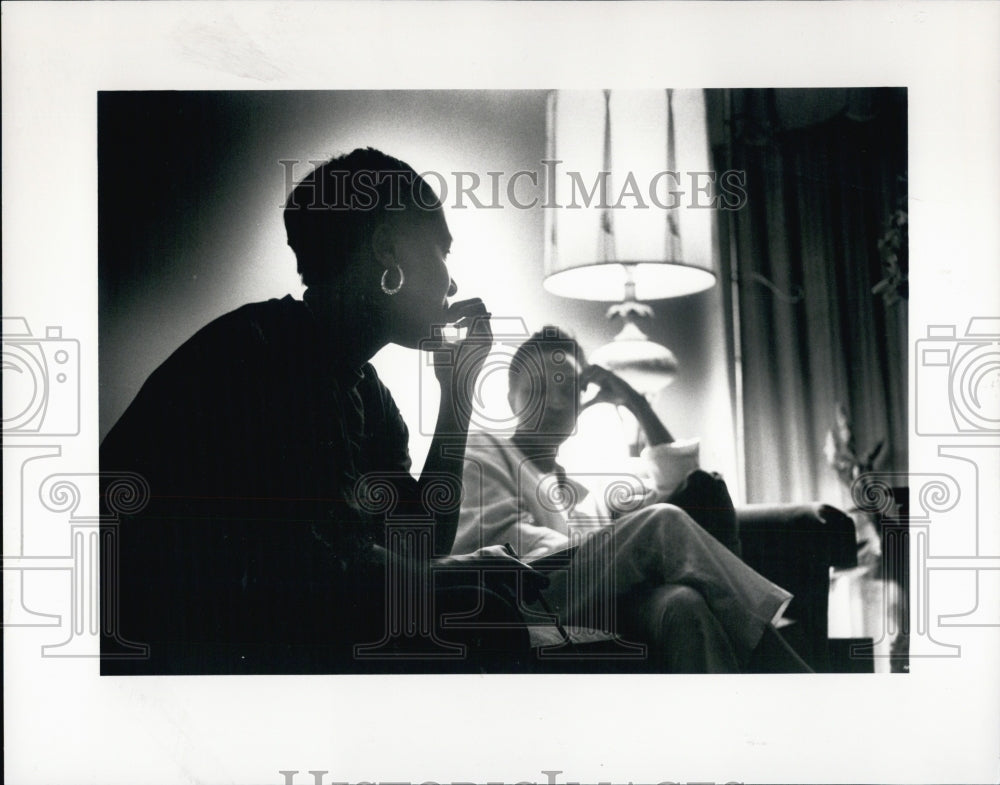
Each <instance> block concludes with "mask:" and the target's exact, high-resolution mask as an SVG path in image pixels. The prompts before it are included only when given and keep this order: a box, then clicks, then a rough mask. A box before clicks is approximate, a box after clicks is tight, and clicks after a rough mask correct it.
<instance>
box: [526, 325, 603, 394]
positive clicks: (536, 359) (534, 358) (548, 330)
mask: <svg viewBox="0 0 1000 785" xmlns="http://www.w3.org/2000/svg"><path fill="white" fill-rule="evenodd" d="M542 352H563V353H564V354H566V355H567V356H571V357H573V358H574V359H575V360H576V362H577V365H579V366H581V367H583V366H585V365H586V364H587V360H586V357H585V356H584V354H583V349H581V348H580V344H579V343H577V340H576V338H574V337H573V336H572V335H571V334H570V333H568V332H566V331H565V330H563V329H562V328H560V327H556V326H555V325H552V324H547V325H545V326H544V327H543V328H542V329H541V330H539V331H538V332H536V333H533V334H532V335H530V336H529V337H528V339H527V340H526V341H525V342H524V343H522V344H521V345H520V346H518V347H517V351H516V352H514V356H513V357H512V358H511V360H510V366H509V368H508V369H507V387H508V389H513V388H514V387H516V386H517V385H518V384H519V383H520V382H521V380H522V379H525V378H526V377H525V374H524V370H525V369H526V368H532V367H538V368H539V369H541V365H540V361H541V355H542Z"/></svg>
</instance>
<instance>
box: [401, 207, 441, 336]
mask: <svg viewBox="0 0 1000 785" xmlns="http://www.w3.org/2000/svg"><path fill="white" fill-rule="evenodd" d="M395 226H396V228H395V231H396V263H397V264H398V265H399V267H400V268H401V269H402V271H403V274H404V276H405V281H404V283H403V286H402V288H401V289H400V291H399V292H398V293H397V294H395V295H393V296H391V297H390V298H389V309H390V315H391V318H392V319H393V322H394V325H393V326H394V328H395V329H394V330H393V332H394V334H395V335H394V340H395V342H396V343H399V344H401V345H403V346H407V347H410V348H418V347H419V344H420V341H422V340H425V339H429V338H432V337H433V336H432V326H433V325H442V324H444V323H445V322H446V317H445V311H446V309H447V307H448V297H449V296H451V295H453V294H454V293H455V291H456V286H455V284H454V282H453V281H452V280H451V276H450V275H449V273H448V266H447V264H446V263H445V260H446V259H447V256H448V252H449V251H450V250H451V234H450V233H449V231H448V224H447V222H446V221H445V218H444V211H443V210H441V209H440V208H439V209H436V210H433V211H422V210H420V209H419V208H417V209H414V208H410V209H409V210H407V211H406V212H405V213H402V214H400V215H399V216H398V217H397V218H396V221H395Z"/></svg>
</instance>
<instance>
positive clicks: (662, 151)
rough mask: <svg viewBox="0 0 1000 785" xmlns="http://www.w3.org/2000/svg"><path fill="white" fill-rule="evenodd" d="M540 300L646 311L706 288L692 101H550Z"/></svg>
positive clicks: (671, 93)
mask: <svg viewBox="0 0 1000 785" xmlns="http://www.w3.org/2000/svg"><path fill="white" fill-rule="evenodd" d="M547 111H548V115H547V156H548V160H549V161H551V162H558V163H550V164H549V166H550V167H551V168H550V182H549V184H548V188H549V197H550V201H549V204H547V205H546V206H547V207H548V208H549V209H546V210H545V211H544V212H545V218H546V227H545V239H546V242H545V281H544V286H545V288H546V289H547V290H548V291H550V292H552V293H553V294H557V295H561V296H564V297H573V298H577V299H584V300H605V301H614V300H621V299H623V298H624V297H625V288H626V283H627V282H628V281H629V280H631V281H632V282H633V283H634V290H633V291H632V296H634V297H635V298H636V299H639V300H658V299H662V298H666V297H678V296H680V295H684V294H691V293H694V292H698V291H702V290H703V289H707V288H709V287H710V286H712V285H713V284H714V282H715V278H716V272H715V264H714V257H713V253H712V214H713V212H714V210H713V209H712V207H713V206H714V205H713V203H712V199H713V195H714V193H715V187H714V186H713V175H712V174H711V166H710V165H709V152H708V134H707V129H706V119H705V96H704V92H703V91H702V90H644V91H635V90H596V91H575V90H557V91H553V92H552V93H550V95H549V98H548V107H547Z"/></svg>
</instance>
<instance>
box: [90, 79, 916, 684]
mask: <svg viewBox="0 0 1000 785" xmlns="http://www.w3.org/2000/svg"><path fill="white" fill-rule="evenodd" d="M438 127H447V128H450V129H452V138H450V139H449V145H448V149H447V150H445V149H442V147H441V145H440V144H439V143H438V142H437V140H436V136H437V133H436V128H438ZM193 128H197V129H200V132H199V133H197V134H192V133H191V132H190V131H191V129H193ZM393 129H405V134H401V133H400V132H399V130H393ZM393 137H396V139H395V140H394V139H393ZM386 150H388V151H390V152H386ZM331 151H332V153H331ZM394 153H395V154H398V155H399V156H400V157H396V155H394ZM403 158H405V159H406V161H417V162H418V163H417V164H416V165H415V166H416V168H414V165H410V164H408V163H406V162H404V160H402V159H403ZM435 158H438V159H439V160H440V163H439V164H436V166H437V168H432V167H431V166H430V165H429V164H430V163H431V162H432V161H433V160H434V159H435ZM425 162H426V163H425ZM139 171H141V172H148V174H147V175H145V176H143V177H141V178H136V176H135V173H136V172H139ZM98 182H99V189H98V190H99V198H98V212H99V215H98V221H99V238H98V242H99V259H98V265H99V285H100V296H101V303H100V313H99V327H100V340H99V349H100V362H99V368H100V372H101V386H100V389H101V392H102V395H101V400H100V404H101V419H102V422H101V428H102V434H103V439H102V446H101V450H102V453H101V470H102V472H103V473H104V474H105V475H106V476H105V481H106V482H107V483H108V484H109V487H110V492H111V495H112V498H111V499H109V500H107V501H108V502H109V503H110V504H111V505H112V506H113V505H114V504H115V503H116V501H117V498H116V495H117V494H120V493H121V492H122V490H123V484H124V485H130V484H131V485H134V488H135V489H134V495H135V496H136V497H138V496H140V495H141V496H143V497H148V498H144V499H143V502H145V503H144V504H142V507H141V509H140V510H137V511H131V510H130V511H128V512H127V513H126V514H123V515H122V516H120V518H112V517H111V516H110V515H109V516H108V518H107V522H106V524H105V527H104V532H105V536H104V538H103V542H104V544H105V554H104V563H105V564H116V565H117V570H116V571H115V572H116V574H114V575H111V574H109V576H108V580H109V581H113V582H114V584H115V586H116V588H115V590H114V591H113V592H112V591H109V590H108V589H107V587H106V588H105V593H106V595H107V596H114V597H116V599H117V606H110V605H109V604H105V606H104V608H103V611H104V613H105V614H106V617H105V619H104V623H103V625H102V628H103V629H104V630H106V631H110V632H109V634H108V636H107V639H106V640H105V642H104V651H105V658H104V660H103V663H102V672H105V673H111V674H116V673H117V674H121V673H133V672H135V673H152V674H164V673H191V674H206V673H300V672H309V673H315V672H319V673H352V672H388V673H394V672H404V673H405V672H411V671H417V672H421V671H425V670H431V671H436V672H441V671H443V672H461V671H467V670H469V669H472V670H474V671H475V670H483V671H486V672H491V671H492V672H515V673H516V672H533V671H541V672H548V671H552V670H554V671H557V672H559V671H565V670H579V669H583V670H584V671H587V672H603V671H607V670H614V671H621V670H624V671H626V672H645V671H652V672H665V673H738V672H755V673H761V672H777V673H787V672H796V673H807V672H810V671H812V672H815V671H820V672H829V671H837V672H844V671H864V670H867V671H873V670H874V664H875V661H876V659H875V652H876V646H875V641H879V642H880V644H881V642H883V641H884V642H885V643H886V646H880V647H878V655H879V656H878V663H879V665H880V666H889V667H895V668H896V669H897V670H900V671H902V670H905V669H906V667H907V663H906V654H905V637H904V636H905V630H904V628H903V625H902V624H901V623H900V618H899V617H894V618H892V619H881V618H879V617H880V616H881V615H882V611H883V606H884V605H885V604H886V603H887V602H888V601H890V600H891V602H892V603H893V604H895V605H897V606H898V607H899V608H901V609H902V608H905V602H906V596H905V573H903V574H898V575H892V576H889V575H887V574H886V568H887V566H888V564H887V563H886V560H884V559H883V560H880V559H879V555H880V554H881V553H882V545H883V540H884V539H885V536H884V532H883V531H882V529H883V528H884V526H883V524H887V525H888V526H896V527H897V528H898V523H897V521H899V515H898V513H897V508H895V507H894V508H892V509H891V510H890V509H885V510H882V509H880V507H879V506H878V503H879V499H880V497H879V493H880V492H883V491H888V492H892V491H893V490H894V491H895V492H896V493H897V494H900V495H901V496H903V495H904V494H905V488H896V489H892V488H887V487H883V486H884V483H883V484H882V485H878V486H877V487H875V488H869V487H865V484H866V483H871V484H877V483H878V482H879V480H880V478H881V477H884V476H889V475H872V474H870V473H871V472H872V471H873V470H874V468H875V466H876V464H877V466H878V468H879V469H884V470H885V471H887V472H896V473H897V474H902V473H904V472H905V471H906V450H907V444H906V438H905V433H906V431H905V423H906V401H907V395H906V392H907V391H906V369H905V366H904V361H905V357H906V346H905V337H906V332H905V323H906V304H907V303H906V297H907V288H906V287H907V272H908V270H907V233H906V228H907V226H906V220H907V218H906V210H905V204H906V201H905V199H906V191H905V188H906V93H905V90H903V89H898V88H897V89H893V88H868V89H857V88H855V89H835V88H830V89H817V90H788V89H758V90H708V91H706V90H697V89H685V90H674V89H670V88H665V89H660V90H624V91H619V90H598V91H582V90H581V91H577V90H537V91H515V92H506V91H475V92H471V91H437V92H427V91H406V92H375V91H353V92H337V93H326V92H304V93H272V92H268V91H257V92H252V93H248V92H229V93H216V92H195V93H189V92H183V93H182V92H151V93H146V92H125V93H105V92H102V93H100V94H99V96H98ZM282 205H283V206H282ZM453 215H454V216H455V217H454V218H452V216H453ZM396 224H400V225H401V226H402V227H403V228H399V229H397V228H395V227H396ZM411 224H413V226H411ZM397 235H398V236H397ZM453 259H454V261H452V260H453ZM296 274H297V275H296ZM296 277H297V278H298V280H295V279H296ZM285 282H287V283H286V286H287V287H288V289H286V290H284V291H283V290H282V289H281V285H282V283H285ZM289 289H290V291H289ZM303 290H304V291H303ZM410 291H412V294H410ZM267 295H271V297H270V298H269V299H266V300H265V299H262V298H263V297H266V296H267ZM254 300H257V302H254ZM609 304H610V305H612V308H611V309H610V310H608V305H609ZM605 312H607V315H605ZM657 312H658V313H657ZM200 322H201V323H200ZM647 331H648V332H647ZM445 333H447V335H445ZM650 333H651V334H652V336H651V335H650ZM577 336H580V337H579V338H578V337H577ZM655 339H659V340H658V341H657V340H655ZM668 342H669V344H670V345H672V346H675V347H677V348H676V352H675V351H674V350H673V349H671V348H668V346H667V345H666V344H667V343H668ZM494 343H495V344H496V349H495V350H494V349H493V345H494ZM400 349H402V350H404V351H400ZM383 350H385V351H383ZM383 379H384V380H391V381H392V382H393V384H392V386H391V387H390V386H389V384H388V383H387V381H383ZM424 382H427V383H424ZM393 388H395V389H396V392H395V393H393V392H392V389H393ZM401 412H407V413H409V414H410V416H408V417H407V416H404V415H403V414H402V413H401ZM737 429H739V430H737ZM470 431H471V433H470ZM855 431H857V436H856V435H855ZM703 433H704V434H705V435H704V437H702V434H703ZM876 437H878V438H877V439H876ZM345 439H346V440H347V441H346V442H345V441H344V440H345ZM411 444H412V445H413V450H412V452H414V453H416V452H418V451H419V457H418V459H417V460H416V461H414V460H413V456H412V455H411ZM702 453H704V455H705V459H704V460H702V459H701V455H702ZM567 465H568V466H569V468H567ZM719 468H722V471H718V470H717V469H719ZM726 477H729V478H733V479H732V480H730V482H731V483H733V484H735V485H736V486H737V489H738V492H742V493H740V497H741V498H740V504H739V507H737V506H736V504H735V502H734V500H733V498H732V495H733V492H731V491H730V490H729V488H728V483H727V482H726V479H725V478H726ZM836 480H839V481H840V482H841V483H842V485H843V487H842V488H838V487H837V482H835V481H836ZM105 495H107V494H105ZM853 497H857V498H856V499H855V498H853ZM744 500H745V502H747V503H748V504H747V503H744ZM845 500H846V503H845ZM873 500H874V501H873ZM129 501H130V503H132V504H133V505H136V504H137V502H136V499H135V498H133V497H130V499H129ZM140 503H141V502H140ZM901 504H904V505H905V497H904V498H903V499H901ZM845 510H850V512H845ZM880 515H881V517H879V516H880ZM891 544H892V545H897V543H895V542H893V543H891ZM858 546H860V548H859V547H858ZM859 549H860V550H861V552H862V556H863V558H862V565H863V566H864V567H866V568H867V569H866V570H865V571H863V572H862V571H859V570H858V567H859V563H858V558H857V555H858V550H859ZM744 552H745V558H743V557H744ZM830 568H834V569H835V570H837V571H838V572H836V573H835V580H837V581H841V582H843V583H844V584H845V586H844V587H843V588H840V587H838V589H837V590H838V592H839V594H838V595H837V596H838V597H839V595H840V594H843V595H844V596H845V600H844V603H845V604H847V606H848V607H847V609H846V611H845V613H844V614H842V615H845V616H846V617H847V618H845V619H843V620H841V626H842V628H843V629H842V631H840V637H832V638H831V636H830V634H829V628H828V619H827V617H828V602H829V595H830V588H831V586H830V583H831V578H830ZM846 584H852V585H846ZM536 594H537V596H535V595H536ZM859 600H860V601H861V603H862V608H861V613H860V614H855V615H857V616H858V618H851V613H852V609H851V607H850V606H851V604H855V605H856V604H857V603H858V601H859ZM865 601H867V603H868V605H869V606H873V607H868V608H865V607H864V602H865ZM866 612H867V617H868V618H867V622H868V626H867V627H866V626H865V622H866V618H865V615H866ZM879 621H891V622H892V625H891V627H892V629H889V630H887V629H884V627H885V626H886V625H885V624H882V625H878V624H877V623H876V622H879ZM880 669H881V667H880Z"/></svg>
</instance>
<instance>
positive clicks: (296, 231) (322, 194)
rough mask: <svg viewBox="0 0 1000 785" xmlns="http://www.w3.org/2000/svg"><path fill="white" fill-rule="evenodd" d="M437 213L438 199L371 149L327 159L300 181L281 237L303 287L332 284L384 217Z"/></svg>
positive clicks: (410, 172)
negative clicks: (410, 211)
mask: <svg viewBox="0 0 1000 785" xmlns="http://www.w3.org/2000/svg"><path fill="white" fill-rule="evenodd" d="M414 207H416V208H419V209H422V210H425V211H430V210H438V209H440V207H441V203H440V201H439V200H438V198H437V195H436V194H435V193H434V191H433V190H432V189H431V187H430V186H429V185H428V184H427V183H426V181H425V180H424V179H423V178H422V177H420V176H419V175H418V174H417V173H416V171H415V170H414V169H413V167H411V166H410V165H409V164H407V163H405V162H403V161H400V160H399V159H398V158H393V157H392V156H391V155H386V154H385V153H383V152H381V151H379V150H376V149H374V148H372V147H367V148H363V149H362V148H358V149H356V150H354V151H352V152H350V153H348V154H346V155H342V156H338V157H335V158H331V159H330V160H329V161H326V162H325V163H323V164H321V165H320V166H318V167H316V168H315V169H313V170H312V171H311V172H310V173H309V174H307V175H306V176H305V177H303V178H302V180H300V181H299V183H298V184H297V185H296V186H295V188H293V189H292V192H291V193H290V194H289V195H288V201H287V202H286V203H285V211H284V219H285V232H286V233H287V235H288V245H289V246H291V248H292V250H293V251H294V252H295V258H296V261H297V263H298V271H299V275H301V276H302V282H303V283H304V284H305V285H306V286H312V285H315V284H320V283H328V282H330V281H332V280H335V279H336V278H337V277H338V275H339V274H340V273H342V272H343V271H344V270H345V269H346V267H347V264H348V261H349V259H350V258H351V255H352V253H353V252H354V251H356V250H357V249H358V248H360V247H361V246H362V244H363V243H364V242H365V241H366V240H367V239H369V238H370V237H371V236H372V232H374V230H375V227H376V226H377V225H378V223H379V221H381V220H383V219H384V218H385V216H386V214H388V213H392V212H396V211H403V210H407V209H412V208H414Z"/></svg>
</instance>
